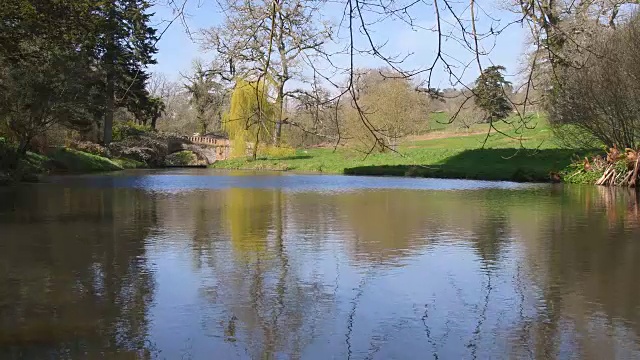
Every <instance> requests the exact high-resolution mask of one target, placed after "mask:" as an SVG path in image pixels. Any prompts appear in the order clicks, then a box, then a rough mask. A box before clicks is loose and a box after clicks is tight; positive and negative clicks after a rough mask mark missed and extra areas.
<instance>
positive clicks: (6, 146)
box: [0, 137, 19, 170]
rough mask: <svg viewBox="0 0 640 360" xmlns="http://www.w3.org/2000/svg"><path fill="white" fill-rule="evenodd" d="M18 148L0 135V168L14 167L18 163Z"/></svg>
mask: <svg viewBox="0 0 640 360" xmlns="http://www.w3.org/2000/svg"><path fill="white" fill-rule="evenodd" d="M18 159H19V157H18V149H17V148H16V146H15V145H13V144H11V143H9V141H7V139H5V138H4V137H0V170H9V169H15V168H16V167H17V165H18Z"/></svg>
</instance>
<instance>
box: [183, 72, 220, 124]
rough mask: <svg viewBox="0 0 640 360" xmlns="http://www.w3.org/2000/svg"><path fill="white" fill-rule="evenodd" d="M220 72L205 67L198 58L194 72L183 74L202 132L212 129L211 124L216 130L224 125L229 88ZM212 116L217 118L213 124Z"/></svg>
mask: <svg viewBox="0 0 640 360" xmlns="http://www.w3.org/2000/svg"><path fill="white" fill-rule="evenodd" d="M220 73H221V72H220V71H219V70H216V69H205V67H204V65H203V64H202V62H200V61H199V60H196V61H195V62H194V63H193V73H192V74H191V75H186V76H183V77H184V79H185V80H186V82H187V83H186V84H185V85H184V86H185V88H186V89H187V91H188V92H189V95H191V100H190V102H191V104H192V105H193V106H194V107H195V109H196V119H197V122H198V125H199V127H200V131H201V132H202V134H206V133H207V132H208V131H209V130H211V125H213V129H214V130H220V129H221V127H222V108H223V106H224V103H225V100H226V98H227V89H226V87H225V84H224V79H223V78H222V77H221V76H220ZM212 118H213V119H215V120H216V122H215V123H214V124H211V119H212Z"/></svg>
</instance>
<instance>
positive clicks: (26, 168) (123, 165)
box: [0, 148, 147, 185]
mask: <svg viewBox="0 0 640 360" xmlns="http://www.w3.org/2000/svg"><path fill="white" fill-rule="evenodd" d="M12 163H13V164H9V166H6V167H3V168H2V169H0V173H2V176H1V177H0V185H8V184H11V183H14V182H37V181H38V180H39V178H40V177H41V176H45V175H49V174H61V173H68V174H87V173H99V172H110V171H119V170H125V169H137V168H146V167H147V166H146V164H144V163H141V162H139V161H135V160H132V159H126V158H116V159H109V158H106V157H102V156H98V155H94V154H90V153H87V152H83V151H78V150H74V149H69V148H58V149H55V150H52V151H51V152H49V153H47V154H46V155H42V154H37V153H33V152H27V154H26V155H25V156H24V157H23V158H22V159H16V160H15V161H12Z"/></svg>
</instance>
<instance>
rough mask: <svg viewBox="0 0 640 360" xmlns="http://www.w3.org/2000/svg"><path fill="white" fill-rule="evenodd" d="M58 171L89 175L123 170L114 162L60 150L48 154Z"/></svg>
mask: <svg viewBox="0 0 640 360" xmlns="http://www.w3.org/2000/svg"><path fill="white" fill-rule="evenodd" d="M48 155H49V158H50V159H51V161H52V162H53V164H54V166H55V168H56V170H62V171H68V172H71V173H88V172H101V171H114V170H122V169H123V167H122V166H120V165H119V164H117V163H115V162H114V161H112V160H110V159H107V158H104V157H101V156H97V155H93V154H89V153H86V152H82V151H77V150H73V149H67V148H60V149H57V150H55V151H53V152H52V153H51V154H48Z"/></svg>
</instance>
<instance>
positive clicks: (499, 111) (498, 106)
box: [473, 65, 513, 122]
mask: <svg viewBox="0 0 640 360" xmlns="http://www.w3.org/2000/svg"><path fill="white" fill-rule="evenodd" d="M505 70H506V69H505V67H504V66H501V65H494V66H489V67H488V68H486V69H484V70H483V71H482V74H480V76H479V77H478V79H477V80H476V83H475V87H474V89H473V95H474V102H475V104H476V106H477V107H479V108H480V109H482V110H483V111H484V112H485V120H486V121H487V122H493V121H496V120H502V119H505V118H506V117H507V116H509V113H510V112H511V110H512V109H513V108H512V106H511V102H510V101H509V97H508V95H507V91H508V89H511V83H510V82H508V81H507V80H505V78H504V75H502V72H503V71H505Z"/></svg>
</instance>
